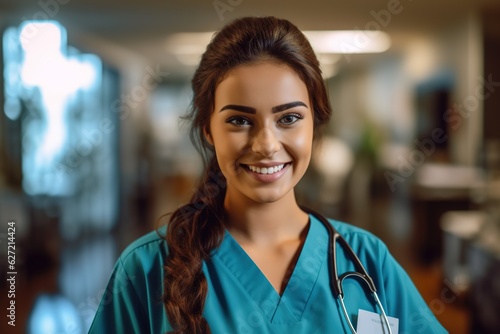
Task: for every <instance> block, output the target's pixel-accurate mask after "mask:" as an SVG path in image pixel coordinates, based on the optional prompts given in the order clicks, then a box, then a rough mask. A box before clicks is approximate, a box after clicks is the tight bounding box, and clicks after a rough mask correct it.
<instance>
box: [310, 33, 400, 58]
mask: <svg viewBox="0 0 500 334" xmlns="http://www.w3.org/2000/svg"><path fill="white" fill-rule="evenodd" d="M304 34H305V35H306V37H307V38H308V39H309V42H310V43H311V45H312V47H313V49H314V50H315V51H316V52H319V53H339V54H351V53H380V52H384V51H387V50H388V49H389V48H390V46H391V39H390V37H389V35H388V34H387V33H385V32H383V31H374V30H338V31H335V30H332V31H304Z"/></svg>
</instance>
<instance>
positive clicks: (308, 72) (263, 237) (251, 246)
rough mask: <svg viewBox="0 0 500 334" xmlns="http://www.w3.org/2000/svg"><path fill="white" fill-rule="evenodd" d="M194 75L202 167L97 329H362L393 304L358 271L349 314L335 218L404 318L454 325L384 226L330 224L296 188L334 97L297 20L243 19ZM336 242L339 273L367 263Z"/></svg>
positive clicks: (145, 245) (121, 278)
mask: <svg viewBox="0 0 500 334" xmlns="http://www.w3.org/2000/svg"><path fill="white" fill-rule="evenodd" d="M192 86H193V92H194V97H193V103H192V111H191V113H190V117H191V119H192V135H193V136H192V139H194V142H195V144H197V147H198V148H199V150H200V152H201V154H202V156H203V157H204V158H205V160H206V161H207V164H206V166H207V168H206V170H205V174H204V176H203V179H202V181H201V183H200V186H199V188H198V190H197V192H196V193H195V195H194V196H193V198H192V200H191V202H190V203H189V204H187V205H185V206H183V207H181V208H179V209H178V210H177V211H175V212H174V213H173V214H172V216H171V219H170V222H169V224H168V227H167V231H166V235H165V234H161V235H158V234H156V233H150V234H148V235H147V236H145V237H143V238H141V239H139V240H137V241H135V242H134V243H133V244H132V245H130V246H129V247H128V248H127V250H125V251H124V253H123V254H122V255H121V257H120V259H119V261H118V263H117V265H116V267H115V269H114V273H113V276H112V277H111V280H110V282H109V285H108V288H107V290H106V293H105V294H104V296H103V299H102V301H101V305H100V306H99V309H98V311H97V314H96V316H95V319H94V323H93V325H92V328H91V330H90V332H91V333H118V332H119V333H122V332H126V333H165V332H169V333H189V334H191V333H217V334H219V333H220V334H224V333H228V334H229V333H231V334H234V333H327V332H346V333H349V332H351V330H352V329H351V328H350V325H349V321H348V320H347V319H348V318H349V319H350V321H352V318H353V317H354V318H355V317H356V316H358V311H359V310H360V309H361V310H367V311H371V312H376V313H381V312H382V311H381V309H380V308H379V306H377V304H376V303H375V302H374V301H373V297H372V296H371V295H370V293H369V292H368V291H367V288H366V286H365V285H364V284H362V283H360V282H359V281H358V279H347V280H345V281H344V283H343V289H344V296H345V297H346V299H345V307H346V313H347V317H345V315H344V314H343V310H342V307H341V304H340V302H339V300H338V298H335V297H334V296H333V295H332V289H331V288H330V279H331V277H330V276H331V275H330V274H329V271H328V270H329V261H330V260H331V257H332V256H331V255H332V254H328V240H329V239H328V230H327V228H326V227H325V226H327V225H328V224H331V225H332V226H334V227H335V229H336V230H338V231H339V232H340V234H342V235H343V237H344V238H345V239H346V240H347V243H348V244H349V245H350V246H351V247H352V248H353V250H354V252H355V253H356V255H357V256H358V257H359V258H360V260H361V262H362V263H363V264H364V266H365V267H366V269H367V271H368V273H369V274H370V275H371V277H372V278H373V281H374V283H375V285H376V288H377V289H378V295H379V298H380V301H381V305H382V307H383V308H384V309H385V312H386V314H387V316H389V317H391V318H390V319H391V320H390V321H391V327H392V326H394V324H393V321H394V319H392V317H394V318H399V332H400V333H446V331H445V330H444V329H443V328H442V327H441V325H440V324H439V323H438V322H437V320H436V319H435V317H434V316H433V315H432V313H431V312H430V311H429V309H428V308H427V306H426V305H425V303H424V301H423V300H422V298H421V297H420V295H419V293H418V291H417V290H416V288H415V287H414V285H413V284H412V282H411V281H410V279H409V278H408V276H407V275H406V273H405V272H404V271H403V269H402V268H401V267H400V266H399V265H398V264H397V263H396V261H395V260H394V259H393V257H392V256H391V255H390V254H389V253H388V251H387V249H386V247H385V246H384V245H383V244H382V242H381V241H380V240H379V239H377V238H376V237H375V236H373V235H371V234H370V233H368V232H365V231H363V230H360V229H358V228H355V227H353V226H349V225H347V224H344V223H340V222H337V221H333V220H329V221H327V222H326V225H323V224H321V223H320V221H319V218H318V216H316V215H312V214H309V213H308V212H306V211H304V210H303V209H302V208H301V207H300V206H299V204H298V203H297V201H296V199H295V195H294V187H295V185H296V184H297V183H298V182H299V180H300V179H301V178H302V176H303V175H304V173H305V171H306V169H307V167H308V165H309V162H310V159H311V152H312V148H313V146H314V144H313V143H314V142H315V139H316V137H317V136H318V135H319V133H320V130H321V127H322V126H323V125H325V124H326V123H327V122H328V121H329V119H330V115H331V109H330V105H329V101H328V97H327V93H326V89H325V86H324V83H323V81H322V77H321V71H320V69H319V64H318V61H317V59H316V57H315V54H314V52H313V50H312V49H311V46H310V45H309V43H308V41H307V40H306V38H305V37H304V36H303V34H302V33H301V32H300V31H299V30H298V29H297V28H296V27H295V26H294V25H293V24H291V23H290V22H288V21H286V20H280V19H277V18H273V17H265V18H243V19H239V20H236V21H234V22H232V23H230V24H229V25H227V26H226V27H224V28H223V29H222V30H221V31H220V32H219V33H218V34H216V35H215V37H214V38H213V40H212V41H211V43H210V44H209V45H208V47H207V50H206V52H205V53H204V55H203V57H202V60H201V62H200V65H199V67H198V69H197V71H196V73H195V75H194V78H193V81H192ZM336 252H337V253H336V256H335V258H336V259H337V267H338V271H339V273H340V274H341V273H344V272H347V271H352V270H354V269H355V267H354V264H353V262H352V260H351V259H350V258H348V257H346V256H347V255H346V253H345V251H344V249H343V248H341V247H340V246H337V248H336ZM358 317H361V315H360V316H358ZM353 326H355V324H354V325H353ZM358 326H361V325H359V323H358ZM358 329H359V327H358ZM393 330H394V328H393Z"/></svg>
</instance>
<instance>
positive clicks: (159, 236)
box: [118, 228, 167, 271]
mask: <svg viewBox="0 0 500 334" xmlns="http://www.w3.org/2000/svg"><path fill="white" fill-rule="evenodd" d="M166 255H167V243H166V241H165V229H164V228H163V229H159V230H154V231H151V232H149V233H147V234H145V235H143V236H141V237H139V238H138V239H136V240H134V241H133V242H132V243H130V244H129V245H128V246H127V247H126V248H125V250H124V251H123V252H122V253H121V255H120V258H119V259H118V261H119V262H120V263H121V264H122V265H123V267H124V269H126V270H134V269H137V267H138V266H139V267H142V268H143V270H145V271H148V270H149V269H151V268H153V267H154V266H155V265H156V264H158V263H163V260H164V258H165V257H166Z"/></svg>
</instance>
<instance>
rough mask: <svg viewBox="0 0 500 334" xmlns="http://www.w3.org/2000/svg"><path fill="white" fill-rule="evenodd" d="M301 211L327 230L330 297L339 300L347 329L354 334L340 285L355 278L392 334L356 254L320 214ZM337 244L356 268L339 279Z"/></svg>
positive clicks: (383, 310)
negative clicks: (313, 217)
mask: <svg viewBox="0 0 500 334" xmlns="http://www.w3.org/2000/svg"><path fill="white" fill-rule="evenodd" d="M301 208H302V210H304V211H306V212H308V213H310V214H312V215H313V216H315V217H316V218H317V219H318V220H319V221H320V222H321V223H322V224H323V225H324V226H325V227H326V229H327V230H328V239H329V240H328V247H329V250H328V253H329V256H330V261H329V266H328V272H329V275H330V287H331V290H332V295H333V297H334V298H336V299H337V300H339V302H340V305H341V307H342V311H343V313H344V315H345V317H346V319H347V323H348V325H349V328H350V329H351V331H352V333H354V334H356V330H355V329H354V326H353V325H352V322H351V319H350V318H349V315H348V313H347V309H346V307H345V304H344V290H343V288H342V283H343V281H344V279H346V278H348V277H357V278H360V279H361V280H362V281H363V282H365V283H366V284H367V285H368V288H369V289H370V292H371V293H372V295H373V297H374V299H375V302H376V303H377V305H378V307H379V308H380V310H381V312H382V317H383V319H384V322H385V325H386V326H387V329H388V331H389V334H392V330H391V326H390V324H389V319H388V318H387V314H386V313H385V309H384V307H383V306H382V303H381V302H380V299H379V298H378V295H377V289H376V287H375V283H374V282H373V279H372V278H371V277H370V275H368V272H367V271H366V269H365V267H364V266H363V264H362V263H361V260H360V259H359V258H358V256H357V255H356V253H354V251H353V250H352V248H351V246H349V244H348V243H347V241H346V240H345V239H344V238H343V237H342V235H341V234H340V233H339V232H338V231H337V230H336V229H335V228H334V227H333V225H332V224H330V222H329V221H328V220H327V219H326V218H325V217H324V216H323V215H321V214H319V213H317V212H315V211H313V210H311V209H309V208H305V207H301ZM337 241H338V243H339V244H340V245H341V247H343V249H344V251H345V252H346V253H347V256H348V257H349V258H350V259H351V261H352V262H353V263H354V266H355V268H356V271H349V272H345V273H344V274H342V275H341V276H340V277H339V275H338V271H337V250H336V245H337Z"/></svg>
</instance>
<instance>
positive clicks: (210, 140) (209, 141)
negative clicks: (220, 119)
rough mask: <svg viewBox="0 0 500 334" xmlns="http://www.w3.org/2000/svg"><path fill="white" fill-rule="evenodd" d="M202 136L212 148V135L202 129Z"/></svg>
mask: <svg viewBox="0 0 500 334" xmlns="http://www.w3.org/2000/svg"><path fill="white" fill-rule="evenodd" d="M203 135H204V136H205V139H206V140H207V142H208V143H209V144H210V145H212V146H214V141H213V139H212V135H211V134H210V132H209V131H208V130H207V129H203Z"/></svg>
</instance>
